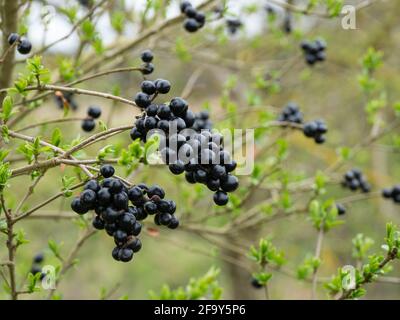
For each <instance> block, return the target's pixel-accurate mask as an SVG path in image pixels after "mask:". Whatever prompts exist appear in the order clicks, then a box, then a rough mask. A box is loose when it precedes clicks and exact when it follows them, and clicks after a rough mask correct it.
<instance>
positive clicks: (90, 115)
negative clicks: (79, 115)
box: [81, 106, 101, 132]
mask: <svg viewBox="0 0 400 320" xmlns="http://www.w3.org/2000/svg"><path fill="white" fill-rule="evenodd" d="M100 116H101V109H100V107H97V106H90V107H89V108H88V110H87V118H86V119H84V120H82V125H81V127H82V130H83V131H86V132H90V131H93V129H94V128H95V127H96V121H95V120H94V119H97V118H99V117H100Z"/></svg>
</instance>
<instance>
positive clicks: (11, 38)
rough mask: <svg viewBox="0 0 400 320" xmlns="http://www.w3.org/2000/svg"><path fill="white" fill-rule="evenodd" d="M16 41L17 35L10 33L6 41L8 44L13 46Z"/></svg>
mask: <svg viewBox="0 0 400 320" xmlns="http://www.w3.org/2000/svg"><path fill="white" fill-rule="evenodd" d="M18 39H19V34H18V33H11V34H10V35H9V36H8V39H7V41H8V44H9V45H10V46H11V45H13V44H14V43H15V42H16V41H17V40H18Z"/></svg>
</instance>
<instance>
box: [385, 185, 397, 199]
mask: <svg viewBox="0 0 400 320" xmlns="http://www.w3.org/2000/svg"><path fill="white" fill-rule="evenodd" d="M382 196H383V197H384V198H386V199H392V200H393V201H394V203H400V185H396V186H394V187H392V188H385V189H383V190H382Z"/></svg>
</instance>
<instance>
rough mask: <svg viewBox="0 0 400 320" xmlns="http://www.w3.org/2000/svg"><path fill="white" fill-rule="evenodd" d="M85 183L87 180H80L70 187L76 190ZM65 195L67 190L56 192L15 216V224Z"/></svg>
mask: <svg viewBox="0 0 400 320" xmlns="http://www.w3.org/2000/svg"><path fill="white" fill-rule="evenodd" d="M85 183H86V181H83V182H80V183H78V184H76V185H74V186H72V187H71V188H70V190H75V189H77V188H79V187H81V186H83V185H84V184H85ZM64 195H65V191H61V192H58V193H56V194H55V195H53V196H51V197H50V198H48V199H46V200H45V201H43V202H41V203H39V204H38V205H36V206H35V207H33V208H32V209H30V210H28V211H26V212H24V213H21V214H20V215H18V216H15V217H14V219H13V221H12V222H13V224H14V223H16V222H17V221H19V220H22V219H25V218H27V217H29V216H30V215H31V214H32V213H34V212H35V211H37V210H39V209H40V208H43V207H44V206H46V205H48V204H49V203H51V202H53V201H54V200H56V199H58V198H60V197H62V196H64Z"/></svg>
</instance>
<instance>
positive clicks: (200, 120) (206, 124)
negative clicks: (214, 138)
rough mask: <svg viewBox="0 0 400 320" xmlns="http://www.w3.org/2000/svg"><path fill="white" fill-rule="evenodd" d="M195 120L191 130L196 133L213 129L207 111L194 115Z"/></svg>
mask: <svg viewBox="0 0 400 320" xmlns="http://www.w3.org/2000/svg"><path fill="white" fill-rule="evenodd" d="M194 116H195V120H194V124H193V129H194V130H196V131H197V132H201V130H211V129H212V128H213V124H212V122H211V120H210V114H209V113H208V111H206V110H203V111H200V112H198V113H195V115H194Z"/></svg>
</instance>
